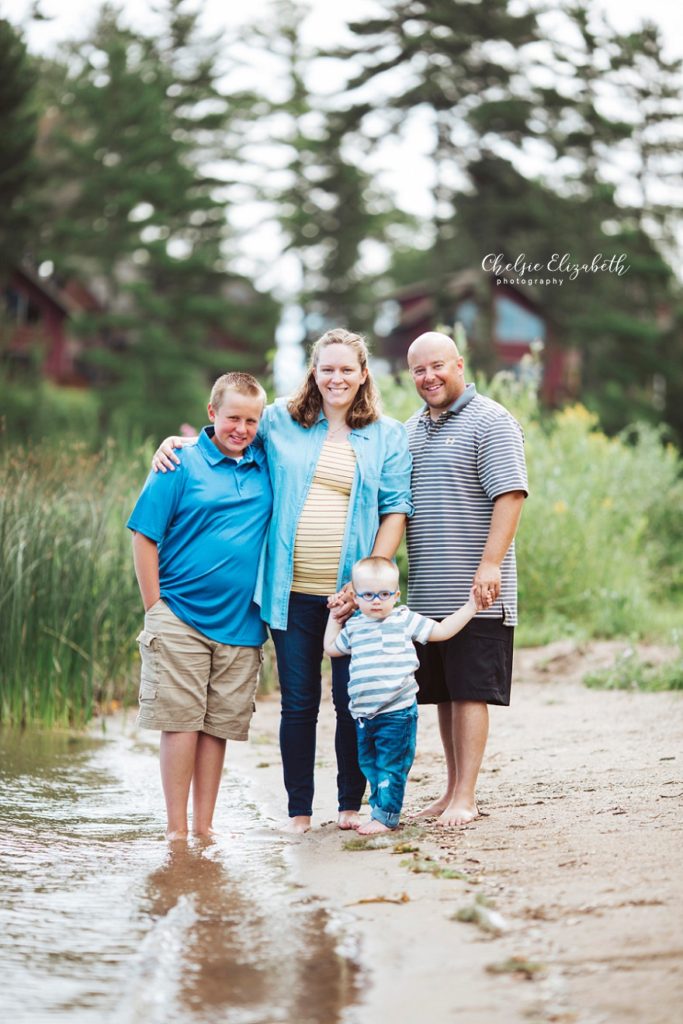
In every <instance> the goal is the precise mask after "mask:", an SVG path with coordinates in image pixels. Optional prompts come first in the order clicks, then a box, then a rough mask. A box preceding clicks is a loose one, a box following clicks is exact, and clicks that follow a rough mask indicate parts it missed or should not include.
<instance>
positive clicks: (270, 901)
mask: <svg viewBox="0 0 683 1024" xmlns="http://www.w3.org/2000/svg"><path fill="white" fill-rule="evenodd" d="M229 746H230V745H228V747H229ZM228 753H229V750H228ZM0 765H1V767H0V829H1V834H0V891H1V893H2V899H1V902H0V965H1V967H0V1010H1V1011H2V1016H3V1018H4V1019H5V1020H11V1021H12V1022H13V1024H43V1022H46V1024H47V1022H49V1024H60V1022H65V1024H66V1022H68V1024H89V1022H91V1021H92V1022H93V1024H95V1022H97V1024H101V1022H102V1021H106V1022H110V1024H137V1022H139V1024H143V1022H144V1024H162V1022H163V1024H175V1022H178V1024H180V1022H188V1024H200V1022H205V1021H206V1022H209V1021H211V1024H278V1022H286V1024H289V1022H291V1024H335V1022H338V1021H341V1019H342V1017H344V1016H345V1014H344V1011H345V1009H346V1008H348V1007H349V1006H350V1005H351V1004H352V1002H353V1000H354V997H355V994H356V990H357V982H358V972H357V969H356V966H355V963H354V959H353V956H352V955H349V954H348V952H347V951H345V950H343V949H342V946H341V944H340V943H341V940H340V938H339V936H338V934H337V933H338V932H339V922H337V921H331V920H330V918H329V916H328V914H327V913H326V912H325V911H324V910H323V909H321V908H320V907H319V906H316V904H315V903H310V902H307V901H305V900H302V898H301V893H300V890H299V889H298V888H297V887H296V886H293V885H292V884H291V882H290V880H289V878H288V875H287V870H286V864H285V859H284V856H283V849H284V846H283V843H284V840H283V839H282V838H281V837H279V836H278V835H277V834H275V833H272V832H269V831H268V830H266V829H265V828H263V826H262V824H261V822H260V820H259V816H258V811H257V809H256V808H255V807H254V806H253V804H252V803H250V799H249V792H248V785H247V783H246V782H245V781H244V780H240V779H237V778H234V777H233V778H231V777H228V778H227V779H226V780H225V781H224V783H223V788H222V789H221V793H220V796H219V813H218V816H217V821H216V825H217V831H218V832H219V835H220V838H218V839H217V840H215V841H201V840H193V841H190V842H189V843H174V844H170V845H169V844H168V843H166V841H165V840H164V839H163V838H162V831H163V825H164V821H165V815H164V808H163V800H162V797H161V791H160V783H159V778H158V768H157V765H156V753H155V752H154V751H153V750H150V748H149V747H148V746H147V745H145V744H142V743H139V742H138V741H137V740H136V738H135V736H129V735H128V736H127V735H125V734H124V733H123V732H122V733H121V734H118V735H115V736H112V737H110V738H103V739H97V738H93V737H92V736H87V737H71V736H64V735H60V734H57V735H54V734H49V733H48V734H44V733H31V732H27V733H16V732H4V733H2V732H0Z"/></svg>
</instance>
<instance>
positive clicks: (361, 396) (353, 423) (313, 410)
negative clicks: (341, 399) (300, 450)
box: [287, 327, 382, 430]
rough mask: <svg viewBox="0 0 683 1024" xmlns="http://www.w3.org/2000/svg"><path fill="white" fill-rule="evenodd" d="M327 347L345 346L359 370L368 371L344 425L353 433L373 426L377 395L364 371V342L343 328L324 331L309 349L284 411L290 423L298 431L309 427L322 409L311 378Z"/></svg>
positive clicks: (377, 412)
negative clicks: (302, 372)
mask: <svg viewBox="0 0 683 1024" xmlns="http://www.w3.org/2000/svg"><path fill="white" fill-rule="evenodd" d="M328 345H347V346H348V347H349V348H351V349H353V351H354V352H355V353H356V356H357V358H358V362H359V364H360V368H361V370H367V371H368V374H367V377H366V378H365V380H364V382H363V383H362V384H361V386H360V387H359V389H358V393H357V395H356V397H355V398H354V400H353V404H352V406H351V408H350V409H349V411H348V413H347V414H346V422H347V424H348V426H349V427H351V429H352V430H356V429H358V427H367V425H368V424H369V423H374V422H375V421H376V420H378V419H379V418H380V416H381V415H382V406H381V402H380V397H379V392H378V390H377V387H376V385H375V382H374V380H373V378H372V374H371V372H370V368H369V367H368V349H367V345H366V344H365V339H364V338H363V337H362V336H361V335H360V334H353V333H352V332H351V331H347V330H345V329H344V328H343V327H333V328H332V330H330V331H325V333H324V334H323V335H322V336H321V337H320V338H318V340H317V341H316V343H315V344H314V346H313V348H312V349H311V358H310V362H309V364H308V371H307V373H306V377H305V379H304V382H303V384H302V385H301V387H300V388H299V390H298V391H297V392H296V394H295V395H294V396H293V397H292V398H291V399H290V401H289V402H288V403H287V410H288V412H289V414H290V416H291V417H292V419H295V420H296V422H297V423H300V424H301V426H302V427H312V426H313V424H314V423H316V422H317V420H318V416H319V414H320V410H321V409H322V407H323V399H322V395H321V394H320V389H319V388H318V385H317V384H316V382H315V377H314V375H313V374H314V371H315V368H316V366H317V365H318V363H319V362H320V355H321V353H322V351H323V349H326V348H327V346H328Z"/></svg>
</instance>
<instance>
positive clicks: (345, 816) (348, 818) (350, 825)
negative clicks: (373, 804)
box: [337, 811, 363, 832]
mask: <svg viewBox="0 0 683 1024" xmlns="http://www.w3.org/2000/svg"><path fill="white" fill-rule="evenodd" d="M362 823H363V819H362V818H361V816H360V814H359V813H358V811H340V812H339V817H338V818H337V827H338V828H340V829H341V830H342V831H343V832H348V831H349V829H357V828H358V826H359V825H361V824H362Z"/></svg>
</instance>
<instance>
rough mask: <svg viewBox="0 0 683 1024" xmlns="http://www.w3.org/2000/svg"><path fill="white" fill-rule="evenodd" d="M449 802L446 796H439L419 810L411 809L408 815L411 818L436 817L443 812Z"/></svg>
mask: <svg viewBox="0 0 683 1024" xmlns="http://www.w3.org/2000/svg"><path fill="white" fill-rule="evenodd" d="M448 804H449V798H448V796H441V797H439V799H438V800H435V801H434V802H433V803H431V804H428V805H427V806H426V807H423V808H422V810H420V811H413V813H412V814H411V815H410V817H411V818H436V817H437V816H438V815H439V814H443V812H444V811H445V810H446V808H447V807H448Z"/></svg>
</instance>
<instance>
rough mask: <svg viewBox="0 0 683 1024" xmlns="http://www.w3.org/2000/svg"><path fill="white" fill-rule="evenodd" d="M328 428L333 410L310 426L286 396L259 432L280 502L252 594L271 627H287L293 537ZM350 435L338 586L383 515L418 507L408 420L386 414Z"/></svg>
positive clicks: (365, 550)
mask: <svg viewBox="0 0 683 1024" xmlns="http://www.w3.org/2000/svg"><path fill="white" fill-rule="evenodd" d="M328 430H329V427H328V422H327V417H326V416H325V415H324V414H323V413H322V412H321V413H320V415H319V417H318V421H317V423H315V424H314V425H313V426H312V427H309V428H306V427H302V426H301V425H300V424H299V423H297V422H296V420H294V419H292V417H291V416H290V414H289V412H288V411H287V399H279V400H278V401H277V402H275V404H274V405H269V406H268V408H267V409H266V410H265V412H264V414H263V417H262V419H261V422H260V424H259V435H260V437H261V438H262V440H263V444H264V446H265V450H266V454H267V456H268V468H269V470H270V476H271V481H272V484H273V495H274V506H273V518H272V520H271V523H270V528H269V530H268V535H267V538H266V543H265V544H264V547H263V551H262V553H261V560H260V563H259V571H258V580H257V583H256V593H255V595H254V600H255V601H256V603H257V604H258V605H260V607H261V616H262V618H263V619H264V620H265V622H267V623H268V624H269V625H270V626H271V627H272V628H273V629H286V627H287V609H288V605H289V594H290V589H291V586H292V577H293V574H294V538H295V536H296V530H297V526H298V523H299V517H300V515H301V511H302V509H303V507H304V504H305V502H306V498H307V496H308V492H309V490H310V487H311V484H312V482H313V476H314V474H315V469H316V466H317V464H318V459H319V457H320V452H321V449H322V446H323V444H324V442H325V438H326V437H327V435H328ZM349 442H350V444H351V447H352V448H353V450H354V452H355V455H356V471H355V474H354V478H353V484H352V487H351V496H350V498H349V512H348V516H347V519H346V528H345V532H344V539H343V542H342V553H341V559H340V562H339V575H338V577H337V589H339V588H340V587H341V586H343V584H344V583H346V582H348V580H350V579H351V567H352V566H353V563H354V562H356V561H357V560H358V559H359V558H365V557H366V556H367V555H369V554H370V552H371V551H372V547H373V544H374V543H375V537H376V536H377V530H378V529H379V522H380V516H386V515H389V514H390V513H392V512H402V513H404V514H405V515H407V516H411V515H412V514H413V503H412V499H411V496H410V472H411V466H412V462H411V457H410V453H409V451H408V438H407V434H406V429H405V427H404V426H403V424H402V423H399V422H398V421H397V420H393V419H390V418H389V417H388V416H382V417H381V419H379V420H377V421H376V422H375V423H370V424H368V426H367V427H360V428H358V429H357V430H352V431H351V433H350V435H349Z"/></svg>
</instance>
